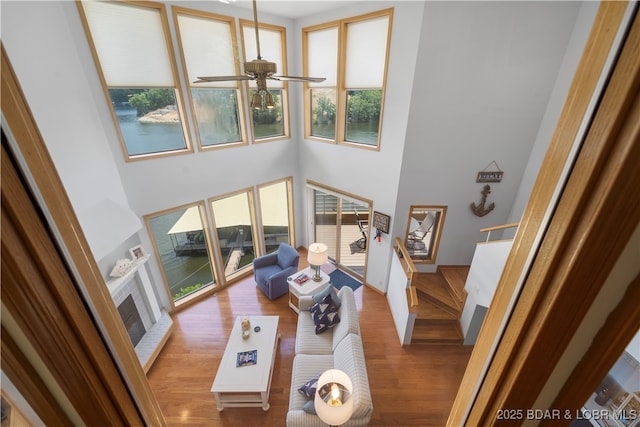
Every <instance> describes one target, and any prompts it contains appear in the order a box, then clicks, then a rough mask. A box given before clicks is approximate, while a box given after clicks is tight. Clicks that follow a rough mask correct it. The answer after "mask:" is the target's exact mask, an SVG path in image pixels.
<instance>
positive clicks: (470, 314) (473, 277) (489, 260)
mask: <svg viewBox="0 0 640 427" xmlns="http://www.w3.org/2000/svg"><path fill="white" fill-rule="evenodd" d="M511 246H513V240H500V241H494V242H482V243H478V244H477V245H476V250H475V253H474V255H473V261H472V262H471V266H470V268H469V275H468V276H467V281H466V283H465V285H464V289H465V290H466V291H467V299H466V300H465V303H464V309H463V310H462V315H461V316H460V326H461V328H462V333H463V334H464V344H465V345H473V344H475V343H476V338H477V337H478V332H480V326H482V322H484V316H485V314H486V311H487V310H486V309H488V308H489V305H491V301H492V300H493V295H494V294H495V292H496V287H497V286H498V282H499V281H500V277H501V276H502V270H504V265H505V263H506V262H507V257H508V256H509V252H511ZM480 307H483V308H484V309H479V308H480Z"/></svg>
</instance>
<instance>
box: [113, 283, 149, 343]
mask: <svg viewBox="0 0 640 427" xmlns="http://www.w3.org/2000/svg"><path fill="white" fill-rule="evenodd" d="M118 312H119V313H120V317H122V321H123V322H124V326H125V328H127V332H128V333H129V338H131V342H132V343H133V346H134V347H135V346H136V345H137V344H138V342H140V340H141V339H142V337H143V336H144V334H145V332H146V329H145V328H144V323H142V319H141V318H140V313H139V312H138V308H137V307H136V304H135V302H134V301H133V296H132V295H129V296H128V297H126V298H125V299H124V301H122V303H121V304H120V305H119V306H118Z"/></svg>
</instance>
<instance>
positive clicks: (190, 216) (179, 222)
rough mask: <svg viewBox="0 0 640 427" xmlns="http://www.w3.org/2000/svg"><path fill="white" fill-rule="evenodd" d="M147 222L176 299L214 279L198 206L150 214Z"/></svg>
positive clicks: (208, 284)
mask: <svg viewBox="0 0 640 427" xmlns="http://www.w3.org/2000/svg"><path fill="white" fill-rule="evenodd" d="M147 224H148V228H149V229H150V232H151V234H152V237H153V243H154V244H155V247H156V252H157V254H158V256H159V257H160V263H161V266H162V270H163V273H164V276H165V278H166V281H167V285H168V286H169V291H170V293H171V296H172V298H173V300H174V301H177V300H179V299H181V298H183V297H185V296H187V295H189V294H191V293H193V292H195V291H197V290H199V289H201V288H203V287H205V286H210V285H212V284H213V283H214V277H213V272H212V269H211V262H210V257H209V248H208V245H207V240H206V238H205V235H204V230H203V226H202V218H201V217H200V212H199V209H198V206H192V207H189V208H180V209H177V210H174V211H172V212H169V213H164V214H159V215H156V216H152V217H148V218H147Z"/></svg>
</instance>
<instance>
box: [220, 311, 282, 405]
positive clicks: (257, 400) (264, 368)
mask: <svg viewBox="0 0 640 427" xmlns="http://www.w3.org/2000/svg"><path fill="white" fill-rule="evenodd" d="M278 319H279V317H278V316H249V321H250V322H251V335H250V336H249V338H247V339H243V338H242V327H241V326H240V322H241V320H242V316H238V317H236V320H235V323H234V324H233V329H232V330H231V336H229V340H228V341H227V347H226V348H225V350H224V354H223V355H222V360H220V366H218V373H217V374H216V377H215V379H214V380H213V384H212V385H211V392H212V393H213V395H214V397H215V399H216V402H217V408H218V411H222V410H223V409H224V408H227V407H239V406H251V407H255V406H257V407H262V409H263V410H264V411H267V410H269V389H270V388H271V377H272V375H273V365H274V362H275V360H276V351H277V348H278V338H280V333H279V332H278ZM256 326H259V327H260V331H259V332H255V330H254V328H255V327H256ZM251 350H257V358H256V359H257V363H256V364H255V365H250V366H241V367H236V359H237V357H238V353H239V352H243V351H251Z"/></svg>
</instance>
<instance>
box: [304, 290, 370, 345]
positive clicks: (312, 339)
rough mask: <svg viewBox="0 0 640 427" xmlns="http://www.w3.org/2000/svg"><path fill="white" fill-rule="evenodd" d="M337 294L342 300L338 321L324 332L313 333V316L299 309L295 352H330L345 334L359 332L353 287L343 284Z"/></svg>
mask: <svg viewBox="0 0 640 427" xmlns="http://www.w3.org/2000/svg"><path fill="white" fill-rule="evenodd" d="M338 296H339V297H340V299H341V300H342V304H341V306H340V309H338V315H339V316H340V323H338V324H337V325H335V326H334V327H333V328H332V329H331V330H329V331H327V332H325V333H322V334H318V335H316V334H315V323H314V322H313V316H312V315H311V314H310V313H309V312H308V311H301V312H300V313H299V314H298V326H297V330H296V348H295V352H296V354H302V353H304V354H330V353H333V350H334V349H335V348H336V346H337V345H338V343H339V342H340V340H342V339H343V338H344V337H345V336H347V335H348V334H359V333H360V325H359V320H358V308H357V306H356V300H355V296H354V294H353V289H351V288H349V287H348V286H345V287H343V288H342V289H340V291H338ZM300 299H301V301H302V300H303V299H308V300H310V301H311V298H310V297H302V298H300ZM301 305H302V304H301Z"/></svg>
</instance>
